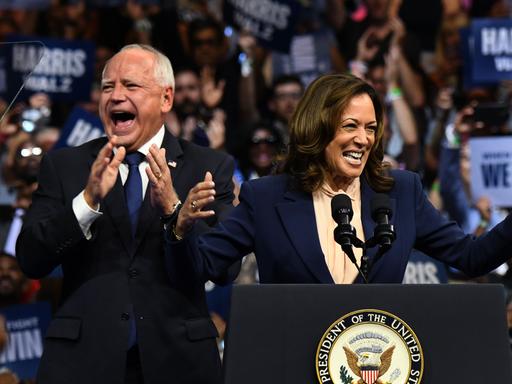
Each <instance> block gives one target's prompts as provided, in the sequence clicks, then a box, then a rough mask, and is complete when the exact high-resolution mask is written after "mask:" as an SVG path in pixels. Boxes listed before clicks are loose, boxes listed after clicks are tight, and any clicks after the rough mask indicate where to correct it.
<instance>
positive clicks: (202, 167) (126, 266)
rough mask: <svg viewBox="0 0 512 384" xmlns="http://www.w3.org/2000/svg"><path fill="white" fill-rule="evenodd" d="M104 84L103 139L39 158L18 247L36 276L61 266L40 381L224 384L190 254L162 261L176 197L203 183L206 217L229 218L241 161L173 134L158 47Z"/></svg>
mask: <svg viewBox="0 0 512 384" xmlns="http://www.w3.org/2000/svg"><path fill="white" fill-rule="evenodd" d="M101 84H102V85H101V96H100V102H99V110H100V117H101V120H102V123H103V126H104V128H105V132H106V133H107V137H104V138H99V139H95V140H92V141H89V142H87V143H85V144H83V145H81V146H78V147H73V148H63V149H59V150H55V151H53V152H50V153H49V154H48V155H46V156H45V157H44V158H43V160H42V163H41V170H40V174H39V187H38V189H37V191H36V192H35V193H34V197H33V202H32V206H31V207H30V209H29V211H28V213H27V214H26V219H25V222H24V225H23V228H22V231H21V234H20V236H19V238H18V242H17V256H18V258H19V262H20V265H21V267H22V269H23V271H24V272H25V273H26V274H27V275H28V276H29V277H32V278H41V277H43V276H45V275H47V274H48V273H49V272H51V271H52V270H53V269H54V268H55V267H56V266H58V265H62V270H63V275H64V277H63V279H64V280H63V301H62V305H61V306H60V308H59V309H58V311H57V313H56V314H55V318H54V319H53V321H52V322H51V324H50V326H49V328H48V332H47V335H46V340H45V345H44V353H43V356H42V359H41V364H40V366H39V372H38V378H37V382H38V383H40V384H45V383H49V384H59V383H62V384H64V383H65V384H68V383H75V384H80V383H83V384H86V383H87V384H90V383H146V384H151V383H168V382H170V381H172V382H173V383H204V384H206V383H208V384H210V383H211V384H214V383H220V362H219V355H218V350H217V345H216V340H215V338H216V336H217V331H216V329H215V326H214V325H213V323H212V321H211V320H210V317H209V314H208V310H207V307H206V302H205V297H204V281H202V280H199V279H198V276H197V275H196V274H195V271H193V270H191V269H189V268H188V266H187V265H186V263H183V261H182V260H183V259H184V258H185V255H174V256H171V257H168V258H166V259H164V233H165V231H166V230H168V224H169V222H170V221H172V219H173V217H174V215H176V214H177V212H178V209H179V207H180V205H181V202H180V200H179V196H185V195H186V193H187V191H188V190H190V188H192V187H193V186H194V185H195V184H196V183H197V182H199V181H201V180H203V178H204V177H205V174H207V175H208V178H211V177H212V176H213V177H214V178H215V180H216V186H217V187H216V188H217V195H216V196H215V199H213V198H212V199H211V200H210V204H209V205H208V207H207V209H215V211H216V212H217V217H222V216H223V213H224V212H226V211H227V210H228V209H229V208H230V207H231V206H232V201H233V187H232V182H231V179H232V173H233V168H234V165H233V162H232V160H231V158H230V157H228V156H227V155H225V154H222V153H220V152H215V151H213V150H211V149H208V148H203V147H199V146H196V145H194V144H191V143H189V142H186V141H184V140H181V139H176V138H174V137H173V136H172V135H171V134H170V133H168V132H167V130H166V129H165V127H164V124H163V122H164V118H165V115H166V114H167V113H168V112H169V110H170V109H171V107H172V103H173V96H174V76H173V70H172V66H171V63H170V61H169V59H168V58H167V57H165V56H164V55H162V54H161V53H160V52H158V51H157V50H155V49H154V48H152V47H150V46H145V45H129V46H126V47H124V48H123V49H121V51H119V52H118V53H117V54H116V55H114V56H113V57H112V58H111V59H110V60H109V61H108V62H107V64H106V66H105V68H104V71H103V76H102V83H101ZM171 173H172V181H173V183H172V184H171V183H170V182H171ZM214 222H215V218H210V220H209V221H208V222H203V223H202V224H200V225H202V226H204V227H205V228H207V227H208V225H207V224H212V223H214ZM168 256H169V255H168ZM166 270H167V271H170V274H168V273H166V272H165V271H166Z"/></svg>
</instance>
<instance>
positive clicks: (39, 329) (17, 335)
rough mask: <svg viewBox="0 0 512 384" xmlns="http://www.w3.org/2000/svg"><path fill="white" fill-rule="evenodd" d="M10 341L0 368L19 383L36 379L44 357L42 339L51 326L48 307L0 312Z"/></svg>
mask: <svg viewBox="0 0 512 384" xmlns="http://www.w3.org/2000/svg"><path fill="white" fill-rule="evenodd" d="M0 313H1V314H2V315H3V316H4V317H5V319H6V328H7V333H8V334H9V340H8V342H7V345H6V346H5V349H4V350H3V352H2V353H1V354H0V367H5V368H8V369H9V370H11V371H12V372H14V373H16V375H18V377H19V378H20V379H22V380H26V379H34V378H35V377H36V372H37V367H38V365H39V359H40V358H41V355H42V354H43V338H44V334H45V333H46V329H47V328H48V324H49V323H50V318H51V307H50V304H49V303H46V302H40V303H33V304H21V305H13V306H11V307H7V308H2V309H1V310H0Z"/></svg>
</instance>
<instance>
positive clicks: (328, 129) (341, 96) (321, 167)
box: [282, 74, 394, 192]
mask: <svg viewBox="0 0 512 384" xmlns="http://www.w3.org/2000/svg"><path fill="white" fill-rule="evenodd" d="M362 94H367V95H368V96H369V97H370V99H371V100H372V102H373V107H374V109H375V116H376V119H377V132H376V136H375V143H374V144H373V146H372V148H371V150H370V155H369V157H368V161H367V163H366V166H365V168H364V172H363V173H364V176H365V177H366V179H367V181H368V184H369V185H370V186H371V187H372V188H373V189H374V190H375V191H378V192H387V191H389V190H390V189H391V188H392V187H393V184H394V180H393V178H392V177H390V176H389V175H388V174H387V168H388V166H387V165H385V164H383V163H382V159H383V156H384V149H383V145H382V135H383V131H384V125H383V116H384V111H383V106H382V103H381V102H380V99H379V97H378V95H377V93H376V92H375V90H374V89H373V88H372V87H371V86H370V85H369V84H368V83H366V82H365V81H363V80H361V79H360V78H358V77H355V76H353V75H350V74H331V75H324V76H320V77H319V78H318V79H316V80H315V81H314V82H313V83H311V85H310V86H309V87H308V88H307V89H306V92H305V94H304V96H303V97H302V99H301V101H300V102H299V105H298V106H297V109H296V111H295V113H294V115H293V117H292V119H291V121H290V146H289V151H288V155H287V156H286V158H285V160H284V165H283V167H282V169H283V171H284V172H287V173H289V174H290V175H292V176H293V177H294V178H295V181H296V182H297V184H298V186H299V188H300V189H302V190H304V191H306V192H313V191H316V190H317V189H318V188H320V187H321V185H322V184H323V183H324V182H325V180H326V179H327V176H328V172H329V167H328V164H327V161H326V158H325V148H326V147H327V145H328V144H329V143H330V142H331V141H332V140H333V138H334V136H335V134H336V130H337V128H338V126H339V122H340V116H341V114H342V112H343V111H344V110H345V109H346V108H347V106H348V104H349V102H350V100H351V99H352V98H353V97H355V96H359V95H362Z"/></svg>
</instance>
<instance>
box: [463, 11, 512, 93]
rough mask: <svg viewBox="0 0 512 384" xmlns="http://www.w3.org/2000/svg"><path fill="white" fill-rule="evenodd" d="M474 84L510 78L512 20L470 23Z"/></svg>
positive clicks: (511, 73) (511, 66)
mask: <svg viewBox="0 0 512 384" xmlns="http://www.w3.org/2000/svg"><path fill="white" fill-rule="evenodd" d="M471 38H472V47H471V48H470V49H471V50H472V62H471V78H472V82H474V83H497V82H500V81H502V80H510V79H512V20H510V19H476V20H473V22H472V23H471Z"/></svg>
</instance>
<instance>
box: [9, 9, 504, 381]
mask: <svg viewBox="0 0 512 384" xmlns="http://www.w3.org/2000/svg"><path fill="white" fill-rule="evenodd" d="M299 2H300V3H301V5H302V10H301V12H300V14H299V16H298V20H297V23H296V32H295V35H294V37H293V39H292V41H291V45H290V52H289V53H283V52H278V51H273V50H271V49H269V48H265V47H263V46H262V45H261V44H259V43H258V40H257V39H256V38H255V37H254V36H252V35H251V34H250V33H249V32H247V31H238V30H235V29H234V28H232V26H229V25H226V24H225V22H224V19H223V15H222V9H223V8H222V1H220V0H210V1H208V0H203V1H200V0H195V1H193V0H188V1H187V0H175V1H172V0H162V1H161V2H138V1H137V0H128V1H123V2H122V5H115V3H117V2H111V3H112V4H114V5H110V6H106V4H105V3H110V2H108V1H100V0H96V1H86V0H70V1H65V0H53V1H52V2H51V5H50V6H49V7H48V8H46V9H43V10H27V9H8V10H0V41H4V42H5V41H7V40H8V37H9V36H10V35H11V34H22V35H26V36H44V37H56V38H64V39H69V40H89V41H92V42H94V44H95V50H96V52H95V58H96V61H95V68H96V70H95V74H94V80H93V84H92V86H91V95H90V100H89V101H85V102H81V103H79V105H80V106H81V107H82V108H83V109H85V110H87V111H89V112H91V113H95V114H97V102H98V98H99V91H100V82H101V69H102V68H103V66H104V64H105V62H106V60H108V58H109V57H110V56H111V55H112V54H113V53H114V52H116V51H117V50H118V49H119V48H120V47H122V46H123V45H125V44H127V43H143V44H150V45H153V46H155V47H156V48H158V49H160V50H161V51H162V52H163V53H164V54H166V55H167V56H168V57H169V58H170V59H171V62H172V64H173V67H174V71H175V79H176V85H175V95H174V105H173V108H172V111H171V112H170V113H169V114H168V116H167V121H166V127H167V129H168V130H169V131H170V132H171V133H173V134H174V135H176V136H181V137H183V138H186V139H187V140H191V141H193V142H196V143H197V144H200V145H204V146H209V147H211V148H214V149H217V150H221V151H227V152H228V153H230V154H231V155H232V156H233V157H234V158H235V159H236V163H237V169H236V172H235V175H234V182H235V185H236V186H240V185H241V183H243V182H244V181H246V180H250V179H254V178H258V177H262V176H265V175H268V174H270V173H272V172H273V171H274V170H275V168H276V166H278V162H279V158H280V155H282V154H283V153H284V152H285V151H286V148H287V144H288V141H289V135H288V126H287V125H288V122H289V120H290V118H291V116H292V114H293V112H294V110H295V108H296V106H297V104H298V102H299V100H300V98H301V96H302V94H303V92H304V89H305V88H306V87H307V86H308V84H309V83H310V82H311V81H312V80H313V79H314V78H316V77H317V76H318V75H320V74H323V73H328V72H345V71H350V72H352V73H353V74H356V75H357V76H360V77H362V78H364V79H366V80H367V81H368V82H369V83H370V84H372V85H373V86H374V88H375V89H376V90H377V91H378V93H379V95H380V96H381V97H382V101H383V102H384V104H385V105H386V121H385V149H386V154H385V158H386V160H387V161H389V162H390V163H391V164H392V166H393V167H397V168H401V169H408V170H411V171H414V172H418V173H419V174H420V175H421V176H422V180H423V183H424V187H425V189H426V190H427V191H428V192H429V194H430V196H429V197H430V199H431V201H432V202H433V203H434V205H435V206H436V207H438V208H440V209H442V210H443V211H444V212H445V213H446V215H447V216H449V217H450V218H451V219H453V220H455V221H457V222H458V223H459V224H460V226H461V227H462V228H463V229H464V230H465V231H466V232H468V233H474V234H475V235H476V236H479V235H481V234H482V233H484V232H485V231H486V230H487V229H489V228H490V227H492V226H493V225H494V224H496V223H498V222H499V221H500V220H501V219H502V218H503V217H504V215H505V214H506V207H496V206H495V205H494V204H493V202H492V201H491V200H490V199H489V198H487V197H485V196H483V197H479V199H478V200H476V201H474V199H472V197H471V188H470V185H471V176H470V174H471V173H470V169H469V155H470V153H469V147H468V140H469V138H470V137H474V136H494V135H507V134H510V130H511V128H512V125H511V124H510V119H509V115H508V106H509V105H510V101H511V97H512V83H511V82H507V81H502V82H501V83H499V84H496V85H493V86H489V87H473V88H469V89H468V88H465V87H464V86H463V77H462V76H463V69H464V67H463V65H464V63H463V61H462V55H461V49H460V48H461V47H460V45H461V38H460V35H459V29H460V28H463V27H467V26H468V25H469V24H470V22H471V20H473V19H475V18H510V17H511V15H512V8H511V4H510V3H509V2H508V1H506V0H430V1H423V2H419V1H415V0H402V1H396V0H361V1H356V0H317V1H314V0H309V1H308V0H303V1H299ZM107 5H108V4H107ZM479 103H480V104H488V103H493V105H500V104H501V105H504V106H506V110H507V113H506V114H504V115H503V117H502V118H501V119H498V118H495V119H491V120H485V121H479V120H477V119H476V118H475V110H476V109H477V105H478V104H479ZM9 104H10V100H0V115H4V112H6V110H7V108H8V106H9ZM75 105H76V103H71V102H56V101H54V100H51V98H50V97H48V95H46V94H44V93H36V94H34V95H32V96H31V97H30V98H29V99H27V100H16V102H15V103H14V105H13V106H12V108H11V109H10V110H8V111H7V112H6V113H5V115H4V117H3V119H2V120H1V121H0V156H1V164H2V178H1V180H0V184H1V185H0V199H1V201H0V204H2V205H1V206H0V246H1V247H2V248H1V249H2V254H1V255H0V307H6V306H9V305H13V304H20V303H28V302H32V301H35V300H48V301H50V302H51V303H52V305H53V307H54V308H55V306H56V305H57V304H58V300H59V299H58V295H59V273H58V271H57V272H56V273H55V274H53V275H52V276H49V277H48V278H47V279H43V280H41V281H29V280H27V279H26V278H24V277H23V275H22V273H21V271H20V270H19V268H18V267H17V263H16V260H15V258H13V256H15V248H14V244H15V241H16V236H17V234H18V233H19V229H20V226H21V222H22V220H23V214H24V212H25V210H26V209H27V208H28V206H29V205H30V202H31V194H32V192H33V191H34V190H35V188H36V187H37V172H38V166H39V162H40V160H41V157H42V156H43V155H44V154H45V152H47V151H50V150H51V148H52V145H53V144H54V143H55V142H57V140H58V138H59V133H60V131H61V129H62V126H63V125H64V123H65V121H66V119H67V117H68V115H69V113H70V111H71V110H72V109H73V107H74V106H75ZM27 122H28V124H29V128H27V125H26V124H27ZM234 203H235V204H236V201H235V202H234ZM448 273H449V278H450V281H469V279H467V278H466V277H465V276H462V275H461V274H460V273H459V272H458V271H455V270H449V271H448ZM471 281H474V280H471ZM477 281H478V282H500V283H503V284H504V285H505V287H506V288H507V289H512V269H509V268H508V266H506V265H504V266H502V267H500V268H499V269H498V270H496V271H495V272H493V273H492V274H490V275H488V276H484V277H482V278H479V279H478V280H477ZM237 282H238V283H254V282H257V268H256V263H255V260H254V258H253V257H251V256H250V255H249V256H248V257H246V259H245V261H244V264H243V266H242V272H241V274H240V276H239V278H238V280H237ZM510 308H511V309H510V310H509V326H510V327H512V306H511V307H510ZM221 312H222V311H221ZM0 313H1V308H0ZM212 316H213V317H214V321H215V322H216V325H218V328H219V330H221V331H222V330H223V329H224V326H225V324H224V322H225V320H226V319H225V318H223V317H225V316H226V315H225V313H221V314H220V315H219V313H215V314H213V315H212ZM2 325H3V322H2V321H0V346H1V345H2V343H3V340H4V339H5V338H4V337H3V334H4V333H5V332H3V326H2ZM221 333H222V332H221ZM10 374H11V373H2V372H0V384H1V383H3V382H9V381H2V380H7V379H6V378H5V377H7V375H10ZM8 379H10V380H13V377H9V378H8ZM11 382H16V381H11Z"/></svg>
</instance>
